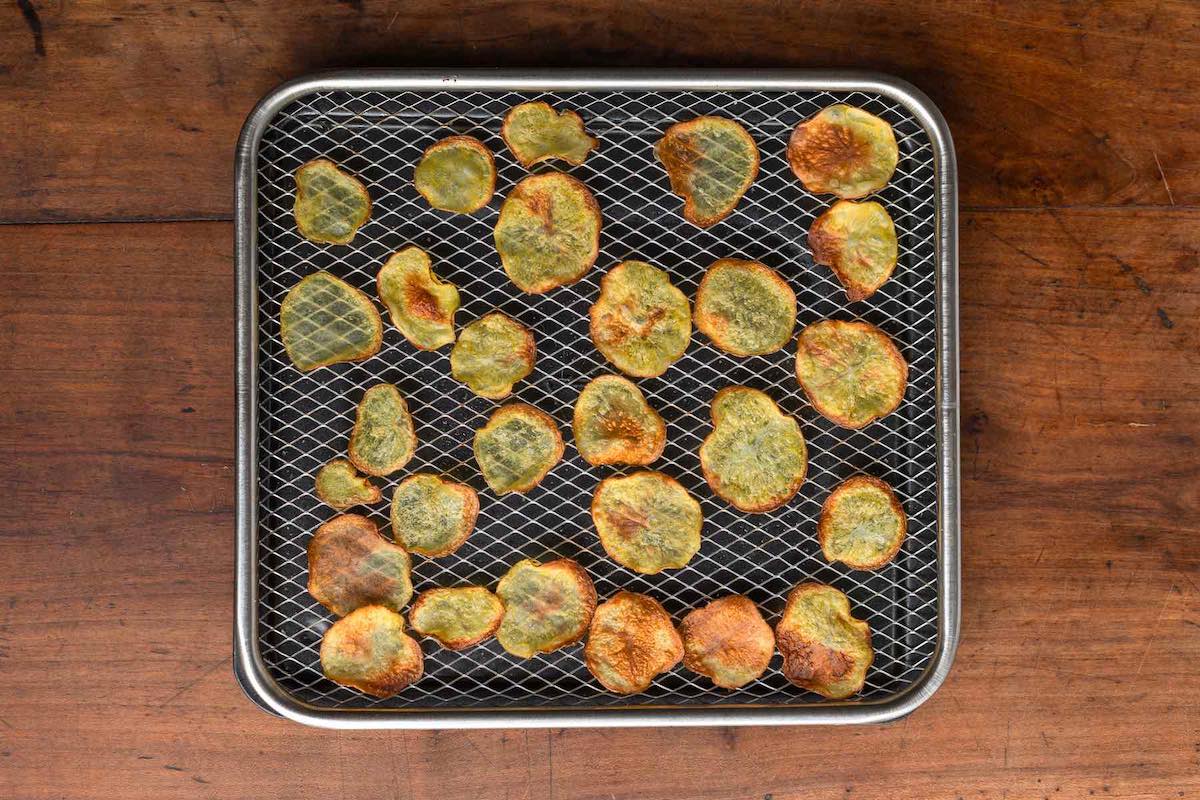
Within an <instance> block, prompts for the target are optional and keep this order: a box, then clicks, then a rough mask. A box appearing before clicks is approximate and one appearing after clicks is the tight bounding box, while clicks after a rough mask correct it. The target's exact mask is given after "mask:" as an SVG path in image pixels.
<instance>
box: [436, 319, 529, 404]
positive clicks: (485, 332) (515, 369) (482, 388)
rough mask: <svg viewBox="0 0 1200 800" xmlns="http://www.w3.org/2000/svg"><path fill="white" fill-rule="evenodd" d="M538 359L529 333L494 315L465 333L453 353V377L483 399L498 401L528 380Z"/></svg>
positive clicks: (515, 322) (517, 323)
mask: <svg viewBox="0 0 1200 800" xmlns="http://www.w3.org/2000/svg"><path fill="white" fill-rule="evenodd" d="M536 359H537V346H536V345H535V344H534V341H533V334H532V333H530V332H529V329H528V328H526V327H525V326H524V325H522V324H521V323H519V322H517V321H516V320H515V319H512V318H511V317H506V316H505V315H504V314H501V313H500V312H499V311H493V312H492V313H490V314H485V315H483V316H482V317H480V318H479V319H477V320H475V321H474V322H472V323H471V324H469V325H467V327H465V328H463V329H462V332H461V333H460V334H459V336H458V341H457V342H455V343H454V349H453V350H451V351H450V374H451V375H453V376H454V379H455V380H458V381H462V382H463V383H465V384H466V385H467V387H468V388H470V390H471V391H472V392H474V393H475V394H477V395H479V396H480V397H487V398H489V399H492V400H499V399H500V398H502V397H508V396H509V395H510V394H512V388H513V384H515V383H517V382H518V381H521V380H524V379H525V378H527V377H529V374H530V373H531V372H533V364H534V361H535V360H536Z"/></svg>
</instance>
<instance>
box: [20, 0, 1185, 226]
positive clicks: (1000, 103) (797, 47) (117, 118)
mask: <svg viewBox="0 0 1200 800" xmlns="http://www.w3.org/2000/svg"><path fill="white" fill-rule="evenodd" d="M0 31H3V33H0V109H3V111H4V113H3V114H0V139H2V140H3V141H4V143H5V149H6V152H7V153H17V154H19V158H11V157H10V158H9V159H7V160H6V162H5V168H4V169H3V170H0V221H46V220H99V219H146V218H155V219H161V218H176V219H179V218H185V219H191V218H214V217H215V218H227V217H228V216H229V214H230V210H231V206H232V192H231V189H230V187H231V185H232V183H231V174H232V156H233V143H234V141H235V139H236V136H237V133H238V130H239V128H240V126H241V123H242V121H243V119H244V118H245V115H246V114H247V113H248V112H249V110H250V109H251V107H252V106H253V104H254V102H255V101H256V100H257V98H258V97H260V96H261V95H262V94H263V93H264V92H266V91H267V90H268V89H270V88H271V87H272V86H273V85H275V84H277V83H279V82H281V81H283V80H285V79H287V78H291V77H294V76H296V75H299V74H303V73H306V72H309V71H312V70H316V69H322V68H330V67H346V66H393V67H395V66H440V67H446V66H484V67H490V66H501V65H503V66H579V67H590V66H632V65H643V66H688V67H691V66H762V67H768V66H783V67H814V66H815V67H821V66H828V67H857V68H867V69H875V70H881V71H884V72H889V73H894V74H896V75H899V76H901V77H903V78H906V79H908V80H910V81H912V82H913V83H915V84H916V85H917V86H919V87H920V88H922V89H923V90H924V91H926V92H927V93H928V94H929V95H930V96H931V97H932V98H933V99H934V101H935V102H936V103H937V104H938V105H939V106H940V107H941V108H942V110H943V111H944V112H945V114H946V116H947V118H948V119H949V121H950V127H951V129H952V130H953V132H954V136H955V138H956V141H957V144H958V153H959V164H960V169H961V178H962V195H963V202H964V204H965V205H966V206H968V207H982V206H987V207H1006V206H1022V205H1054V206H1060V205H1074V206H1079V205H1112V204H1130V203H1133V204H1141V205H1154V206H1169V205H1175V204H1179V205H1195V204H1196V203H1197V199H1198V198H1200V159H1198V157H1197V153H1200V127H1198V126H1197V125H1195V119H1196V108H1197V107H1198V106H1200V85H1198V83H1197V81H1196V80H1195V75H1196V71H1197V64H1200V5H1198V4H1196V3H1194V2H1191V0H1161V1H1160V2H1154V3H1149V2H1147V3H1129V2H1118V0H1105V1H1104V2H1092V3H1057V4H1048V3H1043V2H1035V1H1034V0H1024V1H1023V2H1005V3H996V2H994V1H992V0H964V1H963V2H957V3H947V4H938V5H936V6H934V4H922V3H911V2H898V1H897V0H870V2H863V1H861V0H860V1H859V2H850V3H847V2H842V0H816V1H815V2H806V3H786V2H774V1H773V0H739V1H738V2H728V3H722V4H717V3H706V4H700V5H695V4H687V3H680V2H677V0H649V1H644V2H636V3H630V2H621V0H588V2H560V1H559V0H523V1H520V2H513V0H477V1H476V0H472V1H470V2H450V3H447V2H444V1H443V0H419V1H418V2H407V3H396V2H382V1H377V0H356V1H355V2H345V1H343V2H326V1H325V0H307V1H305V2H290V3H287V4H278V3H270V2H265V3H260V2H253V1H252V0H220V2H187V3H145V2H135V1H134V0H125V1H124V2H104V3H99V2H97V3H79V2H72V3H67V2H59V3H53V2H46V1H45V0H22V2H14V3H8V4H6V5H4V6H2V7H0Z"/></svg>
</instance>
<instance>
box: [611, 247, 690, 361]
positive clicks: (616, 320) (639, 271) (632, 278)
mask: <svg viewBox="0 0 1200 800" xmlns="http://www.w3.org/2000/svg"><path fill="white" fill-rule="evenodd" d="M590 313H591V334H592V343H593V344H595V345H596V349H597V350H599V351H600V352H601V354H603V355H604V357H605V358H607V359H608V360H609V361H611V362H612V363H613V365H614V366H616V368H617V369H619V370H621V371H622V372H624V373H625V374H627V375H634V376H636V377H639V378H654V377H657V376H659V375H662V374H663V373H664V372H666V371H667V368H668V367H670V366H671V365H672V364H674V363H675V362H676V361H677V360H678V359H679V357H680V356H682V355H683V353H684V351H685V350H687V346H688V342H689V341H690V340H691V338H692V311H691V307H690V306H689V305H688V301H687V297H685V296H684V294H683V292H681V291H679V289H677V288H675V286H674V285H673V284H672V283H671V279H670V278H669V277H668V276H667V273H666V272H664V271H663V270H661V269H659V268H658V267H654V266H651V265H650V264H647V263H646V262H644V261H622V262H621V263H620V264H617V265H616V266H615V267H613V268H612V269H610V270H609V271H608V274H607V275H605V276H604V277H603V278H602V279H601V280H600V296H599V297H598V298H596V304H595V305H593V306H592V308H591V312H590Z"/></svg>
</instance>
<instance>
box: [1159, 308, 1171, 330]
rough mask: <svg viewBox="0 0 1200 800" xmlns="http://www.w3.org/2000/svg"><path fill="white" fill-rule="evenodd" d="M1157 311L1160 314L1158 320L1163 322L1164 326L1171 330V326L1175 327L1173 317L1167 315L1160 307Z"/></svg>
mask: <svg viewBox="0 0 1200 800" xmlns="http://www.w3.org/2000/svg"><path fill="white" fill-rule="evenodd" d="M1155 313H1156V314H1158V321H1159V322H1161V323H1162V326H1163V327H1164V328H1166V329H1167V330H1170V329H1171V328H1174V327H1175V323H1174V322H1172V321H1171V318H1170V317H1168V316H1167V312H1165V311H1163V310H1162V309H1161V308H1160V309H1158V310H1157V311H1156V312H1155Z"/></svg>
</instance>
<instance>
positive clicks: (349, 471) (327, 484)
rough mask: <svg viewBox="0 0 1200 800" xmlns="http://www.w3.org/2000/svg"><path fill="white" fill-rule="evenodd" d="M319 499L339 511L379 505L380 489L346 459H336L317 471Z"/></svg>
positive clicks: (316, 483) (316, 484)
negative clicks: (366, 505)
mask: <svg viewBox="0 0 1200 800" xmlns="http://www.w3.org/2000/svg"><path fill="white" fill-rule="evenodd" d="M315 486H316V491H317V498H318V499H319V500H320V501H321V502H322V503H325V504H326V505H328V506H331V507H333V508H336V509H337V510H339V511H342V510H345V509H347V508H350V507H351V506H356V505H359V504H366V503H378V502H379V498H380V497H381V495H380V492H379V487H377V486H376V485H375V484H373V483H371V481H370V480H369V479H367V478H364V477H363V476H361V475H359V474H358V473H357V472H355V471H354V465H353V464H351V463H350V462H349V461H347V460H346V459H344V458H335V459H334V460H333V461H330V462H329V463H328V464H326V465H325V466H323V467H321V469H319V470H317V478H316V481H315Z"/></svg>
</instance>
